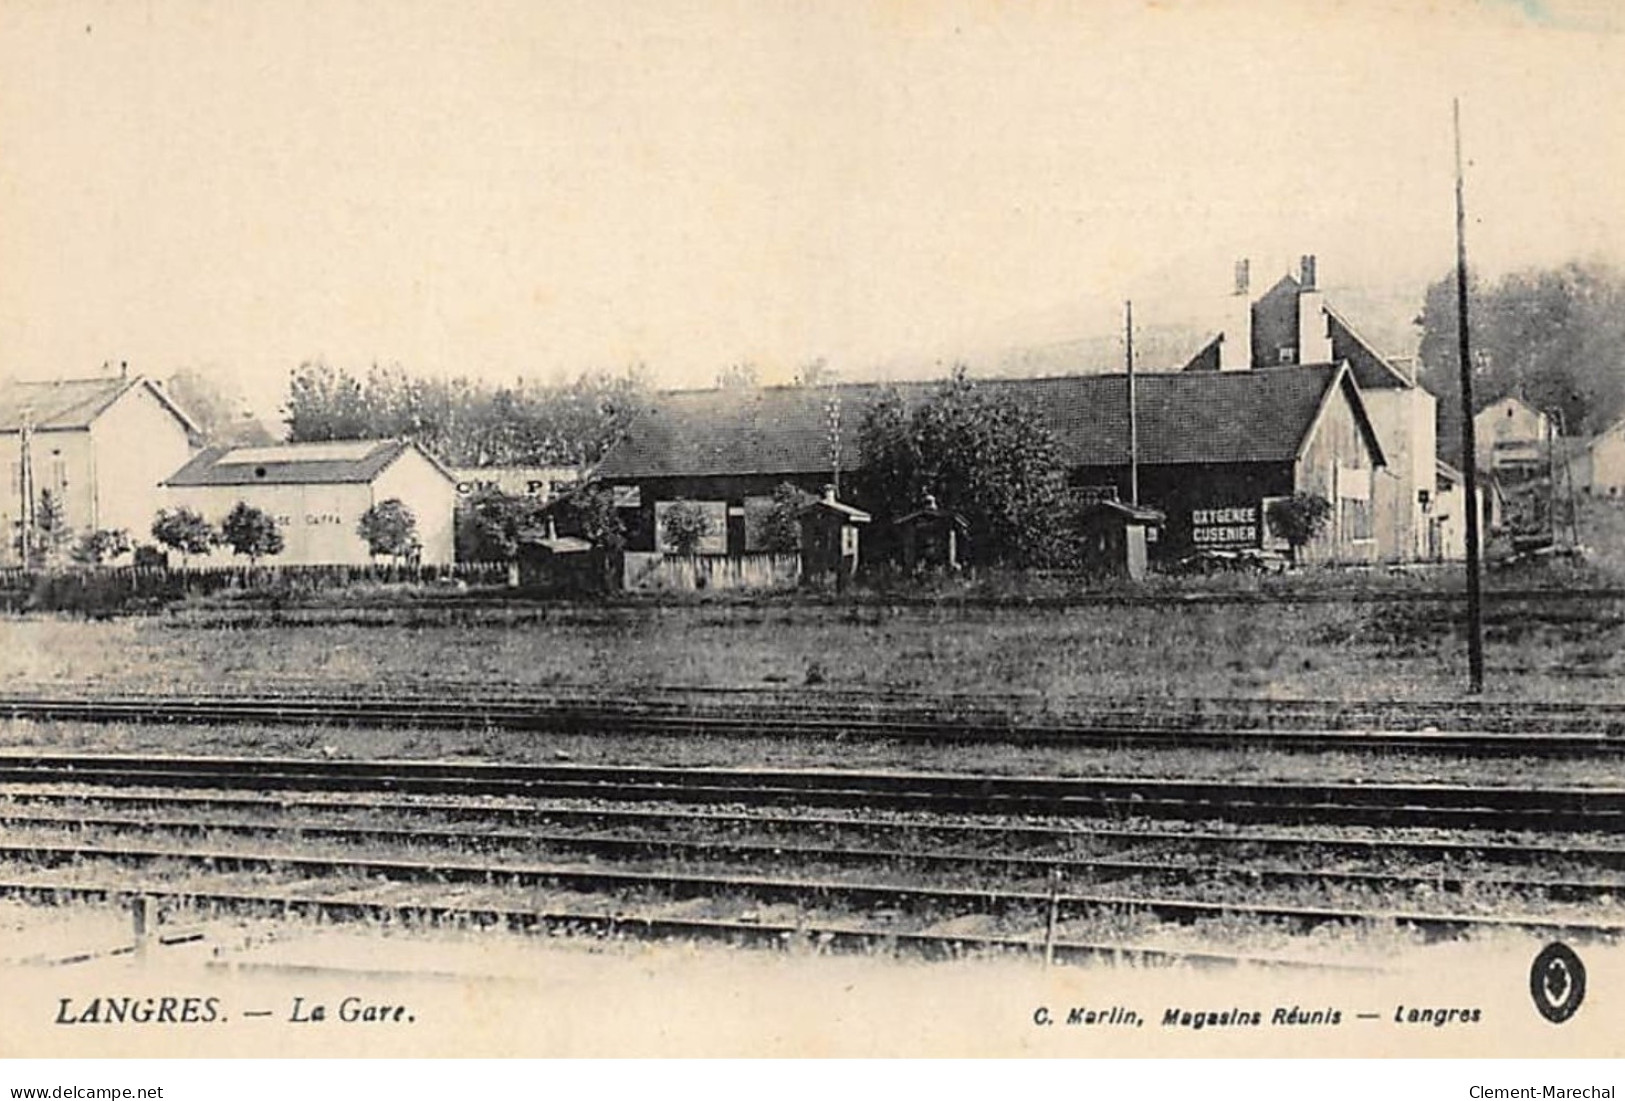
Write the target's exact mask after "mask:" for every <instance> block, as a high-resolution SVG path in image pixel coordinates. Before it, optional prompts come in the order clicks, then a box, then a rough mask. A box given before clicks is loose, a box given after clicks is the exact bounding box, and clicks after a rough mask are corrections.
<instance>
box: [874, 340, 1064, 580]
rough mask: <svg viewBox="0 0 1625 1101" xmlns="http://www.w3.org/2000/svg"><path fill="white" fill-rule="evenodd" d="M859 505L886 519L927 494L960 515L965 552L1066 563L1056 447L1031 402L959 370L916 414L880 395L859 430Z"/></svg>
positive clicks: (1015, 561)
mask: <svg viewBox="0 0 1625 1101" xmlns="http://www.w3.org/2000/svg"><path fill="white" fill-rule="evenodd" d="M859 449H860V454H861V455H862V459H861V465H860V469H859V471H858V477H857V485H858V489H859V498H858V499H859V503H860V504H862V505H863V506H864V507H865V508H866V509H868V510H869V511H870V512H871V513H874V514H875V516H876V518H877V520H880V521H882V522H887V521H895V520H896V519H897V518H898V517H899V516H901V515H903V514H905V513H907V512H910V511H913V509H914V508H916V507H918V504H919V502H920V500H921V499H922V498H923V497H924V495H925V494H926V493H930V494H932V495H933V496H935V497H936V499H937V501H938V503H939V505H940V506H941V507H942V508H944V509H947V510H948V511H951V512H956V513H958V514H959V515H961V516H963V517H964V518H965V521H966V523H967V524H968V525H969V533H968V534H969V536H970V546H971V553H972V554H973V555H974V556H975V558H976V559H977V560H979V561H981V562H984V563H1002V564H1008V565H1015V566H1036V565H1046V564H1051V563H1055V562H1060V561H1064V560H1065V559H1066V556H1067V554H1068V553H1069V545H1070V544H1069V541H1068V539H1067V535H1066V533H1067V526H1068V524H1067V521H1068V509H1067V506H1066V498H1065V486H1064V484H1063V482H1062V475H1061V473H1060V472H1061V470H1062V467H1063V464H1062V461H1061V455H1060V449H1059V445H1058V444H1057V443H1056V441H1055V437H1054V434H1053V433H1051V432H1050V430H1049V429H1048V428H1047V427H1046V426H1045V424H1044V420H1043V415H1042V413H1040V412H1039V411H1038V410H1037V409H1036V408H1034V407H1032V406H1031V405H1029V404H1028V403H1026V402H1024V401H1022V400H1020V399H1018V398H1017V397H1015V396H1014V395H1012V394H1011V393H1009V392H1008V391H1002V390H997V389H990V388H985V387H979V386H977V385H976V384H975V383H974V382H972V381H971V380H970V378H969V377H967V375H966V373H965V369H964V368H963V367H957V368H955V370H954V373H953V376H952V377H951V378H949V379H948V380H947V381H945V382H944V383H942V384H941V385H940V386H938V387H937V388H936V390H935V391H934V392H933V393H932V394H931V395H930V396H929V397H928V398H927V399H926V400H925V401H924V402H922V403H921V404H920V405H919V406H918V407H916V408H915V409H914V410H913V411H912V413H909V412H908V411H907V409H906V407H905V405H904V403H903V401H902V398H901V396H900V395H899V394H897V392H896V391H890V392H887V393H885V394H882V395H881V397H880V399H879V400H878V401H877V402H876V403H875V404H874V405H872V406H871V407H870V409H869V411H868V414H867V415H866V416H865V418H864V422H863V425H862V427H861V429H860V431H859Z"/></svg>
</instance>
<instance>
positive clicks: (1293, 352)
mask: <svg viewBox="0 0 1625 1101" xmlns="http://www.w3.org/2000/svg"><path fill="white" fill-rule="evenodd" d="M1275 362H1277V363H1282V364H1286V363H1296V362H1298V349H1296V348H1294V347H1291V346H1290V345H1288V346H1286V347H1283V348H1278V349H1276V352H1275Z"/></svg>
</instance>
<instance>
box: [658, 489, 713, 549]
mask: <svg viewBox="0 0 1625 1101" xmlns="http://www.w3.org/2000/svg"><path fill="white" fill-rule="evenodd" d="M662 526H663V527H664V529H665V531H664V536H665V542H666V547H667V549H669V550H670V551H671V552H672V553H673V554H694V553H695V552H697V551H698V550H699V549H700V542H701V541H702V540H704V539H705V537H706V536H708V535H710V534H711V517H710V516H708V515H706V512H705V510H704V509H702V508H701V507H700V506H699V505H697V504H695V503H694V502H693V501H675V502H673V503H672V505H671V507H670V508H668V509H667V510H666V515H665V520H664V523H663V525H662Z"/></svg>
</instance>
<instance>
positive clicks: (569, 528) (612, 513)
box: [556, 486, 626, 551]
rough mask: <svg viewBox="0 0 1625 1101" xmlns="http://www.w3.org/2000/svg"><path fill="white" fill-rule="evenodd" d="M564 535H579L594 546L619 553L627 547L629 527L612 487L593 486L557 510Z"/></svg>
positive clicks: (583, 490)
mask: <svg viewBox="0 0 1625 1101" xmlns="http://www.w3.org/2000/svg"><path fill="white" fill-rule="evenodd" d="M556 511H557V514H558V522H559V530H560V532H561V533H565V532H568V533H570V534H574V535H579V536H580V537H581V538H583V539H585V540H587V541H588V542H589V543H592V544H593V545H594V546H597V547H603V548H604V549H605V550H611V551H618V550H621V549H623V548H624V547H625V546H626V525H625V523H624V522H623V521H622V519H621V512H620V509H618V508H616V507H615V494H614V493H613V492H612V491H611V490H610V489H609V487H608V486H590V487H588V488H586V489H582V490H579V491H577V492H575V493H573V494H571V495H570V496H569V497H568V498H566V499H565V500H563V501H561V502H560V503H559V504H558V506H557V509H556Z"/></svg>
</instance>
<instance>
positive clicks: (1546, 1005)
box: [1529, 942, 1586, 1025]
mask: <svg viewBox="0 0 1625 1101" xmlns="http://www.w3.org/2000/svg"><path fill="white" fill-rule="evenodd" d="M1529 996H1530V997H1531V998H1533V999H1534V1000H1535V1008H1536V1009H1538V1010H1540V1015H1541V1016H1542V1017H1545V1018H1546V1019H1547V1020H1548V1021H1550V1022H1552V1023H1553V1024H1554V1025H1560V1024H1562V1023H1563V1022H1564V1021H1566V1020H1568V1019H1569V1018H1570V1017H1572V1016H1574V1012H1575V1010H1577V1009H1579V1008H1580V1003H1581V1002H1583V1001H1585V996H1586V968H1585V964H1583V963H1581V962H1580V957H1579V956H1577V955H1575V953H1574V949H1572V948H1570V947H1569V946H1568V945H1566V944H1562V943H1557V942H1554V943H1552V944H1548V945H1547V946H1546V947H1545V948H1542V949H1541V950H1540V954H1539V955H1538V956H1536V957H1535V962H1534V965H1533V966H1531V967H1530V968H1529Z"/></svg>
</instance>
